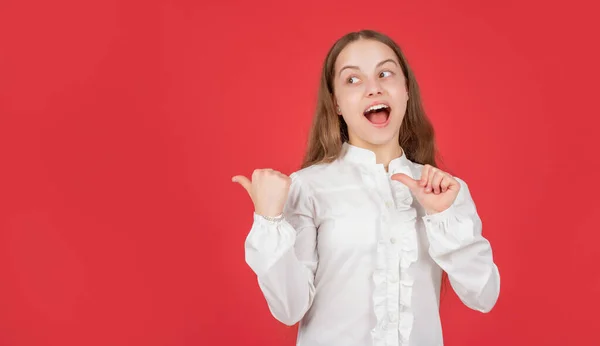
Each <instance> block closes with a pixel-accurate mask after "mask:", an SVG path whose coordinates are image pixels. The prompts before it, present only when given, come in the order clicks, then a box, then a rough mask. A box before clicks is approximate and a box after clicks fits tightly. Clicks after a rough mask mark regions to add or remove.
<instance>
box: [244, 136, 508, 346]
mask: <svg viewBox="0 0 600 346" xmlns="http://www.w3.org/2000/svg"><path fill="white" fill-rule="evenodd" d="M421 169H422V165H420V164H417V163H413V162H411V161H410V160H408V158H407V157H406V156H404V155H403V156H401V157H399V158H397V159H394V160H393V161H392V162H390V164H389V170H388V172H386V171H385V168H384V166H383V165H381V164H377V163H376V160H375V154H374V153H373V152H371V151H369V150H366V149H362V148H359V147H355V146H352V145H349V144H348V143H344V146H343V155H342V157H341V158H340V159H338V160H336V161H334V162H332V163H329V164H319V165H314V166H311V167H308V168H305V169H302V170H300V171H297V172H295V173H293V174H292V175H291V176H290V177H291V179H292V184H291V187H290V192H289V197H288V200H287V202H286V205H285V209H284V213H283V215H284V216H285V219H283V220H282V221H277V222H273V221H267V220H265V219H264V218H262V217H260V216H258V215H256V214H254V223H253V225H252V228H251V230H250V233H249V234H248V237H247V239H246V244H245V249H246V262H247V263H248V265H249V266H250V267H251V268H252V270H253V271H254V272H255V273H256V275H257V277H258V283H259V286H260V288H261V290H262V292H263V294H264V297H265V299H266V301H267V303H268V306H269V309H270V311H271V313H272V314H273V316H274V317H275V318H276V319H277V320H279V321H281V322H282V323H285V324H287V325H293V324H295V323H297V322H298V321H300V325H299V329H298V338H297V345H299V346H367V345H373V346H398V345H410V346H435V345H443V340H442V329H441V323H440V317H439V292H440V281H441V274H442V269H443V270H444V271H446V273H448V277H449V279H450V283H451V285H452V288H453V289H454V291H455V292H456V293H457V295H458V296H459V297H460V299H461V301H462V302H463V303H464V304H465V305H466V306H468V307H470V308H472V309H475V310H478V311H481V312H488V311H489V310H490V309H492V307H493V306H494V304H495V303H496V300H497V298H498V294H499V291H500V276H499V272H498V268H497V267H496V265H495V264H494V261H493V258H492V249H491V247H490V243H489V242H488V240H486V239H485V238H484V237H483V236H482V234H481V229H482V224H481V220H480V218H479V216H478V215H477V211H476V208H475V205H474V203H473V200H472V198H471V195H470V193H469V190H468V188H467V185H466V184H465V182H464V181H463V180H460V179H459V178H456V177H455V179H457V180H458V181H459V183H460V184H461V189H460V191H459V194H458V197H457V199H456V201H455V202H454V204H453V205H452V206H451V207H450V208H448V209H446V210H445V211H442V212H440V213H437V214H433V215H427V214H426V212H425V210H424V209H423V208H422V207H421V206H420V205H419V204H418V202H417V200H416V199H414V198H413V197H412V194H411V192H410V190H409V189H408V187H406V186H405V185H404V184H402V183H400V182H398V181H394V180H391V179H390V176H391V175H392V174H395V173H405V174H407V175H409V176H411V177H413V178H414V179H419V178H420V175H421Z"/></svg>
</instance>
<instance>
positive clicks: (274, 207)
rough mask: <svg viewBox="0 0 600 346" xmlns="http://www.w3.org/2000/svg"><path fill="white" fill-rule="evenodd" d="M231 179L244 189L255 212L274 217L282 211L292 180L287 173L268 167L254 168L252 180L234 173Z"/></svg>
mask: <svg viewBox="0 0 600 346" xmlns="http://www.w3.org/2000/svg"><path fill="white" fill-rule="evenodd" d="M231 181H233V182H234V183H239V184H240V185H242V187H243V188H244V189H246V191H247V192H248V195H250V199H252V203H254V212H255V213H256V214H258V215H261V216H267V217H275V216H279V215H281V214H282V213H283V207H284V205H285V202H286V200H287V196H288V193H289V190H290V185H291V182H292V179H291V178H290V177H288V176H287V175H285V174H283V173H281V172H278V171H275V170H272V169H270V168H267V169H256V170H254V172H253V173H252V181H250V180H249V179H248V178H246V177H245V176H243V175H236V176H235V177H233V178H232V179H231Z"/></svg>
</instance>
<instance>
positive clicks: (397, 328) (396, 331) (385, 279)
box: [361, 159, 418, 346]
mask: <svg viewBox="0 0 600 346" xmlns="http://www.w3.org/2000/svg"><path fill="white" fill-rule="evenodd" d="M361 173H362V177H363V181H364V182H365V184H366V185H367V186H368V188H369V189H370V193H371V194H372V195H373V198H374V199H376V200H378V201H379V204H380V206H381V208H380V210H381V218H380V227H379V229H378V234H377V237H378V242H377V254H376V261H375V265H376V268H375V271H374V273H373V282H374V291H373V306H374V313H375V317H376V320H377V322H376V325H375V327H374V328H373V329H372V331H371V336H372V338H373V345H374V346H396V345H408V341H409V337H410V332H411V329H412V326H413V320H414V317H413V313H412V308H411V301H412V289H413V283H414V277H413V275H412V274H411V273H410V271H409V267H410V266H411V264H412V263H414V262H416V261H417V256H418V252H417V251H418V250H417V249H418V243H417V236H416V220H417V212H416V210H415V209H414V208H413V207H412V204H413V198H412V194H411V193H410V190H409V189H408V187H406V186H405V185H403V184H402V183H399V182H395V181H391V180H390V176H391V175H392V174H395V173H405V174H407V175H409V176H411V177H412V173H411V172H410V169H409V167H408V166H407V165H403V164H402V159H399V160H396V161H393V162H392V163H391V165H390V172H389V173H387V172H385V170H384V169H383V166H381V165H376V166H371V167H369V168H367V167H363V168H362V169H361Z"/></svg>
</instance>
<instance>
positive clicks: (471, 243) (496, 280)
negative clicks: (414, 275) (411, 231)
mask: <svg viewBox="0 0 600 346" xmlns="http://www.w3.org/2000/svg"><path fill="white" fill-rule="evenodd" d="M456 180H458V182H459V183H460V185H461V189H460V191H459V193H458V196H457V198H456V200H455V202H454V203H453V204H452V205H451V206H450V207H449V208H448V209H446V210H444V211H442V212H440V213H436V214H433V215H427V216H424V217H423V220H424V221H425V227H426V230H427V237H428V238H429V244H430V247H429V254H430V255H431V257H432V258H433V260H434V261H435V262H436V263H437V264H438V265H439V266H440V267H441V268H442V269H443V270H444V271H445V272H446V273H448V278H449V279H450V284H451V285H452V288H453V289H454V291H455V292H456V294H457V295H458V297H459V298H460V300H461V301H462V302H463V303H464V304H465V305H466V306H468V307H469V308H471V309H474V310H477V311H481V312H489V311H490V310H491V309H492V308H493V307H494V305H495V304H496V301H497V300H498V295H499V293H500V274H499V272H498V267H497V266H496V264H494V260H493V256H492V248H491V245H490V243H489V241H488V240H487V239H485V238H484V237H483V236H482V233H481V230H482V224H481V220H480V218H479V215H478V214H477V210H476V208H475V204H474V202H473V199H472V198H471V194H470V192H469V189H468V187H467V184H466V183H465V182H464V181H462V180H460V179H458V178H456Z"/></svg>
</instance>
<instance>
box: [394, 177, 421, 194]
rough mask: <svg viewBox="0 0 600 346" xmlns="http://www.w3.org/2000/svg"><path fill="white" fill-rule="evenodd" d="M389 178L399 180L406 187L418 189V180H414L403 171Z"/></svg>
mask: <svg viewBox="0 0 600 346" xmlns="http://www.w3.org/2000/svg"><path fill="white" fill-rule="evenodd" d="M390 178H391V179H392V180H396V181H399V182H401V183H402V184H404V185H406V186H408V188H409V189H411V190H416V189H420V186H419V181H417V180H414V179H413V178H411V177H409V176H408V175H406V174H404V173H396V174H393V175H392V176H391V177H390Z"/></svg>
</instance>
